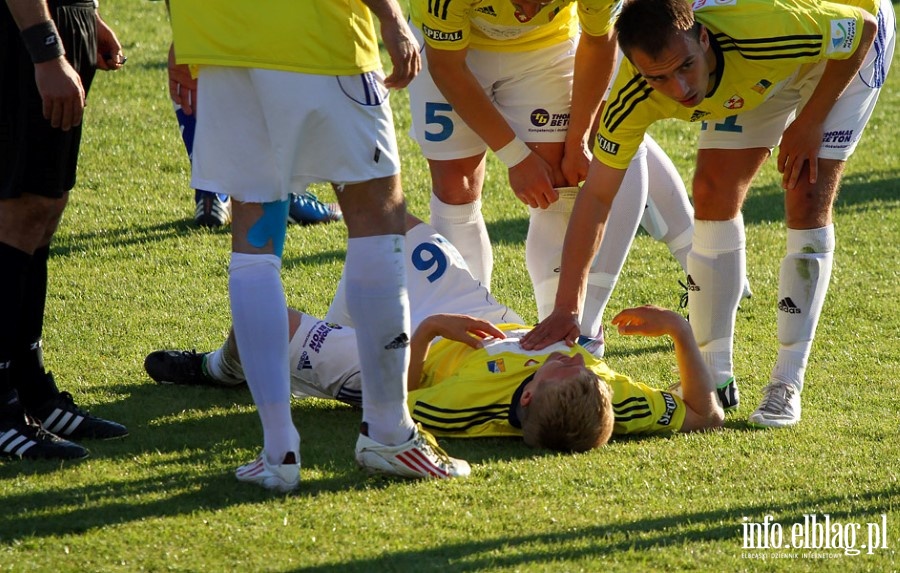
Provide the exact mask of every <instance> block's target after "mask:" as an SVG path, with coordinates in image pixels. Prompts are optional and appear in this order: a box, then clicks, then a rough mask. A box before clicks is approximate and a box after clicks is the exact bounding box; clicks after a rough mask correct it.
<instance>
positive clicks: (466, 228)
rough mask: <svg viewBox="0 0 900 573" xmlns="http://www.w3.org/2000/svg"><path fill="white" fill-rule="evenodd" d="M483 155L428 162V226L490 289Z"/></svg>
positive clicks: (492, 264) (490, 259) (490, 264)
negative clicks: (429, 219) (429, 207)
mask: <svg viewBox="0 0 900 573" xmlns="http://www.w3.org/2000/svg"><path fill="white" fill-rule="evenodd" d="M484 165H485V164H484V154H483V153H482V154H480V155H475V156H472V157H466V158H463V159H451V160H436V159H429V160H428V167H429V169H430V171H431V185H432V195H431V225H432V226H433V227H434V228H435V229H437V231H438V232H439V233H440V234H442V235H444V236H445V237H447V239H448V240H449V241H450V242H451V243H453V245H454V246H455V247H456V248H457V249H458V250H459V252H460V254H461V255H462V256H463V259H465V261H466V264H468V265H469V270H470V271H472V276H474V277H475V278H476V279H477V280H480V281H481V283H482V284H484V285H485V286H486V287H487V288H490V285H491V274H492V272H493V268H494V255H493V251H492V249H491V241H490V237H489V236H488V231H487V226H486V225H485V222H484V217H483V216H482V214H481V189H482V187H483V185H484Z"/></svg>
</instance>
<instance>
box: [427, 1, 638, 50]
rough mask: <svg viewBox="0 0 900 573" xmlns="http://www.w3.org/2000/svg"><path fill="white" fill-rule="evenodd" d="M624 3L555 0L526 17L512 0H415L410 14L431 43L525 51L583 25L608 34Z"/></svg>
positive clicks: (559, 38) (569, 35)
mask: <svg viewBox="0 0 900 573" xmlns="http://www.w3.org/2000/svg"><path fill="white" fill-rule="evenodd" d="M621 7H622V0H577V2H576V1H575V0H554V1H553V2H550V3H549V4H547V5H546V6H543V7H542V8H541V10H540V11H539V12H538V13H537V14H536V15H535V16H534V17H533V18H531V19H527V18H526V17H525V16H524V15H522V14H520V13H519V12H517V10H516V7H515V6H514V5H513V3H512V2H510V0H410V16H411V18H412V21H413V24H414V25H415V26H416V27H417V28H419V30H421V31H422V34H423V36H424V37H425V42H427V43H428V45H429V46H431V47H432V48H436V49H439V50H461V49H463V48H467V47H472V48H476V49H479V50H489V51H495V52H524V51H528V50H537V49H540V48H546V47H548V46H553V45H555V44H558V43H560V42H564V41H565V40H567V39H569V38H573V37H575V35H576V34H577V33H578V28H579V24H580V26H581V29H582V30H583V31H584V32H585V33H587V34H590V35H592V36H605V35H606V34H608V33H609V31H610V30H611V29H612V24H613V22H614V20H615V17H616V16H617V15H618V13H619V10H620V9H621Z"/></svg>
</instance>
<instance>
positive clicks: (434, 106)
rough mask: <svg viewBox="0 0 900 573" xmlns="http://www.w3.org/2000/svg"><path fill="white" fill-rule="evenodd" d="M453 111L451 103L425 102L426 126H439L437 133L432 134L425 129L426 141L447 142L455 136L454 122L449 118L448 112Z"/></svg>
mask: <svg viewBox="0 0 900 573" xmlns="http://www.w3.org/2000/svg"><path fill="white" fill-rule="evenodd" d="M451 111H453V106H451V105H450V104H449V103H444V102H437V101H428V102H425V125H426V126H427V125H437V126H438V130H437V131H436V132H430V131H428V129H427V128H426V129H425V140H426V141H445V140H447V139H449V138H450V136H451V135H453V120H452V119H450V118H449V117H447V116H446V115H440V114H446V113H447V112H451Z"/></svg>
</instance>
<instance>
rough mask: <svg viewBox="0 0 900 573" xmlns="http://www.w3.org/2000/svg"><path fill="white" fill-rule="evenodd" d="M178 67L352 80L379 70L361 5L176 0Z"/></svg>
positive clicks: (357, 1)
mask: <svg viewBox="0 0 900 573" xmlns="http://www.w3.org/2000/svg"><path fill="white" fill-rule="evenodd" d="M170 8H171V17H172V34H173V38H174V42H175V52H176V56H177V58H178V63H179V64H183V63H187V64H205V65H214V66H233V67H249V68H266V69H274V70H284V71H292V72H301V73H307V74H316V75H352V74H358V73H363V72H371V71H374V70H377V69H380V68H381V60H380V56H379V51H378V36H377V35H376V33H375V25H374V21H373V16H372V13H371V12H370V11H369V9H368V7H366V5H365V4H363V2H362V1H361V0H302V1H297V0H266V1H265V2H248V1H247V0H171V3H170Z"/></svg>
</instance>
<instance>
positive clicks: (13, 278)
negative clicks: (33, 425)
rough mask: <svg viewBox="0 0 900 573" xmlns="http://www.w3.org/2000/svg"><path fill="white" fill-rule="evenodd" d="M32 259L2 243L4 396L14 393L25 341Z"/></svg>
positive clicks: (0, 368)
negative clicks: (16, 369)
mask: <svg viewBox="0 0 900 573" xmlns="http://www.w3.org/2000/svg"><path fill="white" fill-rule="evenodd" d="M30 264H31V255H29V254H28V253H26V252H25V251H20V250H19V249H17V248H15V247H13V246H11V245H7V244H6V243H0V269H3V279H2V280H0V315H2V316H3V317H4V319H3V320H2V321H0V395H3V396H5V395H7V394H8V393H9V392H11V391H12V390H13V389H14V386H13V381H12V371H11V369H12V364H13V358H14V356H15V354H16V349H17V345H18V344H19V341H20V340H21V335H22V331H21V322H22V321H21V315H22V307H23V306H24V298H25V283H26V277H27V273H28V267H29V266H30Z"/></svg>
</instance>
